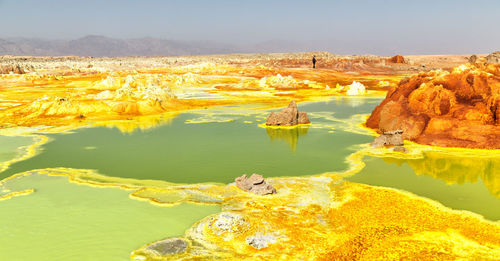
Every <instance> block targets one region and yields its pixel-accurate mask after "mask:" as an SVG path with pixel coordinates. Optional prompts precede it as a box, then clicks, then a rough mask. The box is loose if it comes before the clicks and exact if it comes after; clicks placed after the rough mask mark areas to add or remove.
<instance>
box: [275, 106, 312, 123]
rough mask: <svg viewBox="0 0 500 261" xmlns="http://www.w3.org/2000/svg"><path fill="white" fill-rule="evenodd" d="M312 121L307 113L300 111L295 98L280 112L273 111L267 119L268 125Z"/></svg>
mask: <svg viewBox="0 0 500 261" xmlns="http://www.w3.org/2000/svg"><path fill="white" fill-rule="evenodd" d="M308 123H311V122H310V121H309V118H308V117H307V113H305V112H299V110H298V109H297V103H296V102H295V100H293V101H291V102H290V104H289V105H288V107H286V108H284V109H283V110H281V111H280V112H271V114H269V116H267V119H266V126H295V125H298V124H308Z"/></svg>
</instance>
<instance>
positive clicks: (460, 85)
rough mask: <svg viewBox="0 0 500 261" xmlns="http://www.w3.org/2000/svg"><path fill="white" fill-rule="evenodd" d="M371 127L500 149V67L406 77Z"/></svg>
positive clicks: (482, 65) (479, 65)
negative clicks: (398, 130) (399, 130)
mask: <svg viewBox="0 0 500 261" xmlns="http://www.w3.org/2000/svg"><path fill="white" fill-rule="evenodd" d="M491 59H492V58H490V60H491ZM483 60H484V59H483ZM366 126H367V127H370V128H373V129H377V130H378V131H380V132H384V131H391V130H397V129H401V130H403V137H404V138H405V139H407V140H412V141H415V142H417V143H421V144H428V145H436V146H445V147H464V148H481V149H500V65H498V64H488V63H487V62H484V61H478V62H476V63H473V64H464V65H461V66H458V67H456V68H454V69H453V70H451V71H450V72H448V71H442V70H437V71H431V72H424V73H419V74H417V75H414V76H412V77H410V78H405V79H403V80H401V82H400V83H399V84H398V86H397V87H395V88H392V89H391V90H389V92H388V94H387V97H386V98H385V100H384V101H383V102H382V103H381V104H380V105H379V106H377V107H376V108H375V110H374V111H373V112H372V114H371V116H370V117H369V118H368V120H367V122H366Z"/></svg>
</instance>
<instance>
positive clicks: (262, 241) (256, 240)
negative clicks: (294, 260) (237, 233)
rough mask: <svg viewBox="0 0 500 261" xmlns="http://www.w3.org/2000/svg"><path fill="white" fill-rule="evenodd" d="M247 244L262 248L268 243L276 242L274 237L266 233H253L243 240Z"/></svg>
mask: <svg viewBox="0 0 500 261" xmlns="http://www.w3.org/2000/svg"><path fill="white" fill-rule="evenodd" d="M245 241H246V242H247V244H248V245H250V246H252V247H254V248H256V249H263V248H266V247H267V246H268V245H269V244H273V243H276V237H275V236H273V235H268V234H260V233H258V234H255V235H253V236H249V237H247V238H246V240H245Z"/></svg>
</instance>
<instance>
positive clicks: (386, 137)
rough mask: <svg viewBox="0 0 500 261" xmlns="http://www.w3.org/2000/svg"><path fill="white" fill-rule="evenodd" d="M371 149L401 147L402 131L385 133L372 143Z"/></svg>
mask: <svg viewBox="0 0 500 261" xmlns="http://www.w3.org/2000/svg"><path fill="white" fill-rule="evenodd" d="M371 145H372V147H375V148H379V147H383V146H398V147H400V146H403V131H402V130H395V131H387V132H384V133H383V134H382V135H380V136H379V137H377V138H375V140H374V141H373V142H372V144H371Z"/></svg>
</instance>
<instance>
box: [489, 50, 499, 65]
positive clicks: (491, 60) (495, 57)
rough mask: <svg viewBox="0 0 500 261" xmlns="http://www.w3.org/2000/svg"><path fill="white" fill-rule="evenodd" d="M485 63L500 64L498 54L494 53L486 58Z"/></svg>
mask: <svg viewBox="0 0 500 261" xmlns="http://www.w3.org/2000/svg"><path fill="white" fill-rule="evenodd" d="M486 63H488V64H500V52H494V53H491V54H489V55H488V56H486Z"/></svg>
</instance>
